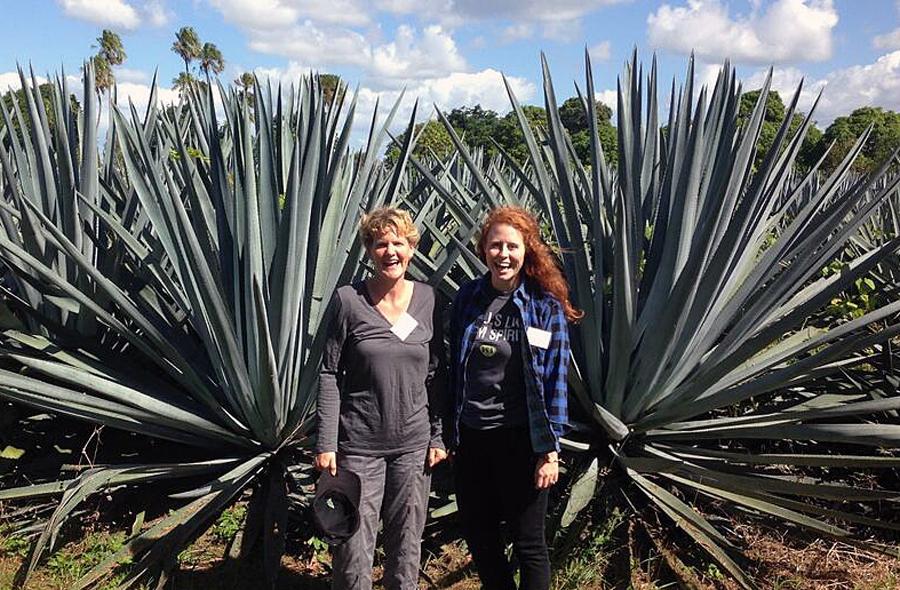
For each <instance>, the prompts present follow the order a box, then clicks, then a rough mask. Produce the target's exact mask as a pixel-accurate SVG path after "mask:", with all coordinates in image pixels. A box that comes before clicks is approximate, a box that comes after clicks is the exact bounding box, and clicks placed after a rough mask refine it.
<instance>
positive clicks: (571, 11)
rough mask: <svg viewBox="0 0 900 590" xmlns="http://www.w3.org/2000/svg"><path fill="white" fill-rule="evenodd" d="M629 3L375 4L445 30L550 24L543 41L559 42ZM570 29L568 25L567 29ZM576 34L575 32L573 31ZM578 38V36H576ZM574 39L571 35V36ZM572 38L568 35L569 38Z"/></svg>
mask: <svg viewBox="0 0 900 590" xmlns="http://www.w3.org/2000/svg"><path fill="white" fill-rule="evenodd" d="M628 1H629V0H554V1H553V2H548V1H547V0H488V1H485V0H376V1H375V3H374V5H375V8H376V9H378V10H382V11H385V12H392V13H395V14H413V15H415V16H417V17H418V18H422V19H427V20H430V21H437V22H440V23H442V24H444V25H446V26H453V27H456V26H462V25H465V24H467V23H471V22H472V21H484V20H501V21H509V24H510V26H513V27H515V26H516V25H517V24H531V25H535V24H549V23H557V24H556V25H555V26H550V27H548V28H547V27H545V28H543V36H544V37H545V38H557V39H559V38H562V37H563V34H564V33H565V30H566V29H565V27H564V25H563V24H561V23H573V24H574V26H575V27H580V22H579V21H580V19H581V18H582V17H584V16H586V15H588V14H590V13H592V12H596V11H597V10H599V9H601V8H603V7H604V6H609V5H611V4H617V3H621V2H628ZM569 26H571V25H569ZM576 31H577V29H576ZM578 34H580V33H578ZM573 35H574V34H573ZM573 35H568V36H567V38H571V37H572V36H573Z"/></svg>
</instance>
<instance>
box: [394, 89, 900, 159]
mask: <svg viewBox="0 0 900 590" xmlns="http://www.w3.org/2000/svg"><path fill="white" fill-rule="evenodd" d="M759 94H760V90H751V91H749V92H746V93H744V94H743V95H742V96H741V102H740V109H739V112H738V125H744V124H745V123H746V122H747V120H748V119H749V117H750V114H751V113H752V111H753V107H754V105H755V104H756V102H757V100H759ZM595 110H596V113H597V131H598V135H599V139H600V145H601V146H602V148H603V153H604V155H605V156H606V160H607V162H609V163H610V164H612V165H615V164H616V161H617V159H618V158H617V145H618V131H617V129H616V126H615V125H614V124H613V111H612V109H611V108H610V107H609V106H607V105H605V104H603V103H602V102H600V101H597V102H596V109H595ZM523 112H524V114H525V117H526V119H527V120H528V122H529V125H530V126H531V128H532V129H533V130H534V131H535V132H536V133H538V134H539V133H540V131H541V130H546V129H547V116H546V112H545V110H544V108H542V107H539V106H534V105H526V106H523ZM559 115H560V119H561V121H562V124H563V126H564V127H565V128H566V130H567V131H568V132H569V135H570V137H571V139H572V146H573V147H574V150H575V153H576V154H577V155H578V158H579V159H580V160H581V162H582V164H584V165H590V160H589V154H590V131H589V125H588V120H587V114H586V109H585V108H584V106H583V104H582V99H581V98H578V97H572V98H569V99H567V100H566V101H565V102H563V103H562V104H561V105H560V106H559ZM785 116H786V108H785V104H784V101H783V100H782V98H781V95H780V94H779V93H778V92H777V91H770V92H769V94H768V96H767V97H766V113H765V118H764V121H763V125H762V129H761V132H760V138H759V142H758V144H757V152H756V158H755V162H756V165H757V167H758V166H759V165H760V164H761V163H762V158H763V157H764V155H765V154H766V153H767V152H768V151H769V149H770V148H771V146H772V144H773V143H774V141H775V138H776V136H777V134H778V131H779V129H780V127H781V125H782V123H783V121H784V119H785ZM446 118H447V120H448V121H449V122H450V124H451V125H452V126H453V129H454V130H455V131H456V133H457V134H459V135H460V137H461V138H462V139H463V140H464V141H465V142H466V144H467V145H469V146H472V147H477V148H480V149H482V150H484V152H485V153H486V155H487V156H488V157H493V156H496V155H498V154H503V153H505V154H506V155H508V156H509V157H510V158H511V159H513V160H515V161H517V162H523V161H525V160H526V156H527V154H526V150H527V148H526V147H525V139H524V136H523V134H522V132H521V130H520V128H519V124H518V121H517V119H516V114H515V113H514V112H510V113H508V114H506V115H502V116H501V115H499V114H498V113H497V112H495V111H492V110H490V109H484V108H482V107H481V106H480V105H477V104H476V105H474V106H463V107H457V108H455V109H453V110H451V111H449V112H448V113H446ZM804 118H805V115H804V114H803V113H796V112H795V113H794V115H793V116H792V118H791V121H790V123H789V126H788V137H789V138H791V137H793V136H794V135H795V134H796V133H797V132H798V131H799V129H800V127H801V125H802V123H803V120H804ZM869 125H872V127H873V128H872V133H871V136H870V139H869V142H868V143H867V144H866V147H865V148H864V149H863V153H862V156H861V157H860V158H858V159H857V160H856V162H855V163H854V165H853V167H854V169H856V170H857V171H858V172H870V171H872V170H873V169H874V168H875V166H877V165H878V164H880V163H881V162H884V161H885V160H886V159H887V158H888V157H889V156H890V155H891V153H893V152H894V150H896V149H897V148H898V147H900V113H897V112H894V111H891V110H887V109H883V108H881V107H875V106H865V107H860V108H858V109H855V110H854V111H853V112H851V113H850V114H849V115H844V116H840V117H837V118H836V119H835V120H834V121H833V122H832V123H831V124H830V125H828V127H826V128H825V130H824V131H822V130H821V129H820V128H819V127H817V126H816V125H815V124H814V123H813V124H812V125H810V127H809V129H808V130H807V133H806V137H805V138H804V140H803V143H802V145H801V148H800V154H799V156H798V158H797V161H796V164H795V167H796V169H797V170H798V171H799V172H806V171H809V170H810V169H812V168H813V167H814V166H816V164H818V163H819V161H820V160H821V164H819V165H820V169H821V170H823V171H824V172H830V171H832V170H834V169H835V168H836V167H837V165H838V164H839V163H840V162H841V160H843V158H844V156H846V155H847V152H848V151H849V150H850V148H851V147H852V146H853V144H854V143H855V142H856V140H857V138H859V136H860V134H862V133H863V131H865V129H866V128H867V127H868V126H869ZM415 133H416V134H418V140H417V143H416V148H415V150H414V151H413V155H414V156H416V157H424V156H434V157H438V158H443V157H446V156H447V155H449V154H451V153H452V152H453V150H454V146H453V141H452V139H451V138H450V134H449V133H448V132H447V129H446V127H445V126H444V124H443V123H441V122H440V121H438V120H436V119H433V120H430V121H427V122H424V123H420V124H419V125H417V126H416V129H415ZM662 133H663V134H665V133H666V128H665V127H663V128H662ZM405 139H406V134H403V135H401V136H400V137H398V138H397V139H396V140H395V141H394V142H393V143H392V144H391V145H390V146H389V147H388V148H387V157H388V159H391V158H393V157H394V156H395V155H396V154H397V153H399V145H402V143H403V141H405ZM832 144H833V145H832ZM829 146H832V148H831V150H828V147H829ZM826 152H827V153H826ZM823 156H824V159H823ZM895 165H896V163H895Z"/></svg>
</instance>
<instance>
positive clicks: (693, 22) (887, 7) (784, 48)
mask: <svg viewBox="0 0 900 590" xmlns="http://www.w3.org/2000/svg"><path fill="white" fill-rule="evenodd" d="M4 14H5V16H6V18H4V19H3V20H2V21H0V49H2V50H0V89H3V90H5V89H6V88H7V86H17V85H18V78H17V76H16V75H15V69H16V63H17V62H18V63H23V64H27V63H31V64H32V65H33V67H34V69H35V73H36V74H38V75H44V74H47V73H53V72H57V71H58V70H59V69H60V67H63V68H65V70H66V72H67V74H70V75H77V74H78V69H79V67H80V65H81V62H82V60H83V59H84V58H85V57H87V56H89V55H90V54H91V53H92V52H93V51H94V50H93V48H92V44H93V43H94V42H95V38H96V37H97V36H98V35H99V34H100V31H101V30H102V29H103V28H110V29H112V30H114V31H116V32H118V33H119V34H120V35H121V37H122V39H123V42H124V45H125V49H126V51H127V53H128V60H127V61H126V63H125V64H124V65H123V66H122V67H120V68H118V69H117V79H118V81H119V87H120V89H119V94H120V100H124V99H127V98H131V99H132V100H133V101H134V102H135V103H137V104H140V103H141V101H144V102H146V99H147V96H148V95H149V90H148V86H149V83H150V79H151V76H152V73H153V71H154V70H156V69H157V68H158V70H159V74H160V86H161V87H162V88H163V91H162V92H161V93H160V95H161V97H162V99H163V100H167V99H168V100H174V99H175V98H176V95H175V93H174V92H171V91H166V90H165V89H167V88H169V87H170V86H171V80H172V78H173V77H175V76H176V75H177V74H178V72H179V71H180V70H181V68H182V67H183V64H182V62H181V60H180V59H179V58H178V56H177V55H175V54H174V53H173V52H172V51H171V50H170V47H171V44H172V41H173V40H174V34H175V31H176V30H177V29H178V28H179V27H181V26H185V25H190V26H193V27H194V28H195V29H196V30H197V32H198V33H199V34H200V37H201V39H202V40H203V41H210V42H213V43H216V44H217V45H218V46H219V48H220V49H221V50H222V52H223V54H224V56H225V58H226V60H227V69H226V71H225V72H224V73H223V75H222V76H223V77H224V78H225V79H226V80H232V79H234V78H235V77H237V76H238V75H239V74H240V73H241V72H243V71H248V70H252V71H255V72H256V73H257V74H258V75H260V76H264V77H271V78H274V79H281V80H295V79H297V78H298V77H299V76H300V75H301V74H302V73H304V72H307V71H309V70H310V69H316V70H319V71H329V72H334V73H338V74H340V75H342V76H343V77H344V78H345V79H346V80H349V81H351V83H353V84H356V83H358V84H359V85H360V88H361V95H360V99H361V104H362V106H363V111H364V112H365V108H366V107H369V108H371V106H372V105H373V104H374V101H375V98H376V97H379V96H380V97H382V100H385V99H387V100H390V99H392V98H394V97H396V96H397V94H398V92H399V90H400V89H401V88H406V90H407V93H408V95H410V96H418V97H419V98H421V99H422V100H423V101H425V102H426V104H430V103H433V102H434V103H437V104H438V105H439V106H440V107H441V108H444V109H451V108H453V107H455V106H460V105H462V104H467V105H471V104H474V103H480V104H482V105H483V106H485V107H487V108H493V109H495V110H498V111H501V112H504V111H505V110H507V108H508V107H507V106H506V105H507V99H506V96H505V93H504V91H503V89H502V86H501V84H500V78H499V72H503V73H504V74H506V75H507V76H508V77H509V78H510V79H511V81H512V83H513V86H514V88H515V89H516V92H517V94H518V95H519V97H520V99H522V100H523V102H532V103H540V102H542V100H543V99H542V95H541V93H540V62H539V54H540V52H541V51H542V50H543V51H544V52H546V54H547V56H548V58H549V60H550V64H551V69H552V72H553V76H554V81H555V82H556V86H557V94H558V96H559V97H565V96H569V95H571V94H573V88H574V87H573V84H572V83H573V81H578V82H579V84H582V83H583V82H582V81H583V79H584V74H583V57H582V56H583V52H584V49H585V47H587V48H589V50H590V52H591V54H592V56H593V58H594V76H595V81H596V87H597V89H598V97H599V98H601V99H603V100H605V101H607V102H609V101H611V100H612V99H613V97H614V93H613V90H614V89H615V87H616V76H617V75H618V73H619V71H620V69H621V65H622V62H623V61H624V60H625V59H626V58H627V57H628V56H629V55H630V53H631V50H632V48H633V47H637V48H638V50H639V51H640V53H641V55H642V56H643V57H644V58H645V59H649V57H650V56H651V55H652V54H653V53H654V52H655V53H656V54H657V56H658V58H659V62H660V66H661V85H660V86H661V89H660V99H661V101H663V100H664V99H665V94H666V93H667V91H668V85H669V82H670V81H671V78H672V77H673V76H678V77H681V76H683V73H684V68H685V64H686V59H687V55H688V54H689V53H690V51H691V50H693V51H694V52H695V53H696V55H697V77H698V78H699V80H700V81H701V82H704V81H711V80H712V79H713V77H714V75H715V71H716V69H717V67H718V65H720V64H721V63H722V60H724V59H725V58H726V57H730V58H731V59H732V61H733V63H734V64H735V65H736V66H737V68H738V73H739V75H740V76H741V77H742V79H743V80H744V81H745V86H746V87H747V88H752V87H758V86H759V85H760V82H761V80H762V79H763V77H764V75H765V72H766V70H767V68H768V67H770V66H771V67H773V68H774V86H775V88H776V89H778V90H779V91H781V92H782V93H783V94H787V93H790V92H792V91H793V89H794V88H796V85H797V83H798V82H799V80H800V79H801V78H805V80H806V89H805V91H804V94H803V95H802V99H801V107H803V106H808V105H810V104H811V102H812V100H813V98H814V96H815V94H816V93H817V92H818V91H819V90H823V89H824V98H823V101H822V103H821V105H820V108H819V110H818V111H817V116H816V119H817V120H818V121H819V124H820V126H823V127H824V126H825V125H827V124H828V123H829V122H830V121H831V120H832V119H833V118H834V117H835V116H838V115H840V114H845V113H849V112H850V111H851V110H852V109H854V108H856V107H859V106H863V105H867V104H873V105H877V106H882V107H885V108H890V109H893V110H900V0H669V1H660V2H651V1H649V0H631V1H629V0H181V1H175V0H30V1H15V0H6V2H5V6H4ZM407 102H408V103H410V102H411V101H407ZM409 106H410V105H406V107H405V108H407V109H408V108H409Z"/></svg>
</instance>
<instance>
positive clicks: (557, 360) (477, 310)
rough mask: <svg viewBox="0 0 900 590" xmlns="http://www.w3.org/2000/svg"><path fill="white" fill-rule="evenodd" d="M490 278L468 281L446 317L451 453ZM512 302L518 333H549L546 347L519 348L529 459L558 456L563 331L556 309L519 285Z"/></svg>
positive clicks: (563, 399) (564, 414) (564, 408)
mask: <svg viewBox="0 0 900 590" xmlns="http://www.w3.org/2000/svg"><path fill="white" fill-rule="evenodd" d="M489 281H490V275H485V276H483V277H481V278H479V279H475V280H474V281H470V282H469V283H466V284H465V285H463V286H462V288H460V290H459V292H458V293H457V294H456V299H455V300H454V302H453V308H452V313H451V316H450V366H451V367H452V369H451V371H450V390H451V391H452V392H453V394H454V403H453V412H452V414H451V419H450V420H449V424H448V428H449V432H448V436H447V438H448V440H449V442H450V447H451V448H456V446H457V445H458V444H459V417H460V414H461V413H462V408H463V404H464V403H465V377H466V362H467V361H468V358H469V353H470V352H471V350H472V344H473V343H474V341H475V331H476V320H477V319H478V316H480V315H482V314H483V313H484V312H485V310H486V309H487V306H488V304H489V303H490V302H491V295H490V293H489V290H488V286H489ZM513 301H514V302H515V304H516V307H518V308H519V312H520V313H521V314H522V329H523V330H527V329H528V328H529V327H533V328H537V329H539V330H545V331H547V332H550V345H549V346H548V347H547V348H541V347H539V346H534V345H531V346H523V347H522V354H523V355H524V356H525V358H524V359H523V366H524V367H525V370H526V375H525V393H526V401H527V408H528V426H529V431H530V434H531V446H532V448H533V450H534V452H535V453H549V452H550V451H559V439H560V437H561V436H562V435H563V433H564V432H565V429H566V425H567V423H568V421H569V408H568V387H567V383H566V382H567V378H568V369H569V330H568V325H567V321H566V316H565V313H564V312H563V308H562V305H561V304H560V303H559V301H557V300H556V298H554V297H553V296H551V295H548V294H545V293H543V292H541V291H540V289H539V288H537V287H535V286H533V285H531V284H530V281H528V280H525V281H522V282H521V283H520V284H519V287H518V288H517V289H516V290H515V291H514V292H513Z"/></svg>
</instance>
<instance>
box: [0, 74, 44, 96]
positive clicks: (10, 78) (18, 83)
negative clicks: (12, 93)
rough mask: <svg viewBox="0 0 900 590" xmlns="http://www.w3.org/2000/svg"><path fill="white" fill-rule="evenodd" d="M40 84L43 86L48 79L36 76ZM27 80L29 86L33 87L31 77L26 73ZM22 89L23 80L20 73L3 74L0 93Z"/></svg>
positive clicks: (0, 79)
mask: <svg viewBox="0 0 900 590" xmlns="http://www.w3.org/2000/svg"><path fill="white" fill-rule="evenodd" d="M35 78H36V79H37V83H38V84H43V83H44V82H46V81H47V78H44V77H43V76H35ZM25 79H26V80H28V86H29V87H30V86H31V75H30V74H29V73H27V72H26V73H25ZM21 87H22V80H21V79H20V78H19V72H3V73H2V74H0V93H5V92H6V91H8V90H18V89H19V88H21Z"/></svg>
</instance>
